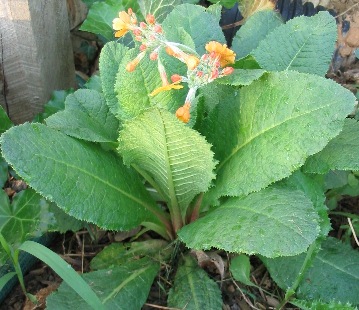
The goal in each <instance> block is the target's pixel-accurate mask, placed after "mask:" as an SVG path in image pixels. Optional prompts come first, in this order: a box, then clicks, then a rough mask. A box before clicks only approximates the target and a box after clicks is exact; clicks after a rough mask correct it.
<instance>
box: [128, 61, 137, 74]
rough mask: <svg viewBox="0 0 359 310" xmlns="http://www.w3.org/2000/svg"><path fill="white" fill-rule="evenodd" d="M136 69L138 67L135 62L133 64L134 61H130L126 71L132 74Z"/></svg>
mask: <svg viewBox="0 0 359 310" xmlns="http://www.w3.org/2000/svg"><path fill="white" fill-rule="evenodd" d="M136 67H137V64H136V63H135V62H133V61H130V62H129V63H128V64H127V66H126V70H127V71H128V72H132V71H134V70H135V69H136Z"/></svg>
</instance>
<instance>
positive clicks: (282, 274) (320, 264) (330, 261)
mask: <svg viewBox="0 0 359 310" xmlns="http://www.w3.org/2000/svg"><path fill="white" fill-rule="evenodd" d="M304 258H305V254H301V255H297V256H294V257H280V258H275V259H267V258H263V261H264V263H265V265H266V266H267V268H268V270H269V272H270V274H271V277H272V278H273V279H274V281H275V282H276V283H277V284H278V286H279V287H281V288H283V289H286V288H288V287H290V286H291V285H292V283H293V282H294V280H295V279H296V277H297V274H298V271H299V269H300V267H301V265H302V263H303V260H304ZM358 287H359V253H358V251H355V250H353V249H352V248H351V247H350V246H348V245H345V244H343V243H341V242H340V241H338V240H336V239H334V238H328V239H327V240H326V241H325V242H323V243H322V248H321V250H320V251H319V252H318V254H317V256H316V257H315V258H314V261H313V265H312V267H311V268H310V269H309V270H308V271H307V272H306V274H305V276H304V278H303V281H302V283H301V284H300V285H299V287H298V290H297V292H296V296H297V297H298V298H299V299H307V300H318V299H320V300H321V301H323V302H327V303H330V302H332V301H335V302H342V303H347V302H349V303H351V304H353V305H359V294H358Z"/></svg>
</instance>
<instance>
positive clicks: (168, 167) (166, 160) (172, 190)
mask: <svg viewBox="0 0 359 310" xmlns="http://www.w3.org/2000/svg"><path fill="white" fill-rule="evenodd" d="M158 113H159V114H160V117H161V121H162V128H163V135H162V137H163V145H164V147H165V152H164V155H165V156H164V163H165V171H166V175H167V188H168V194H169V198H170V200H171V207H172V208H178V201H177V196H176V190H175V185H174V181H173V175H172V169H171V168H172V165H171V162H170V154H169V152H170V150H169V149H168V138H169V137H168V130H167V126H166V124H165V122H164V118H163V116H162V113H161V111H160V110H158Z"/></svg>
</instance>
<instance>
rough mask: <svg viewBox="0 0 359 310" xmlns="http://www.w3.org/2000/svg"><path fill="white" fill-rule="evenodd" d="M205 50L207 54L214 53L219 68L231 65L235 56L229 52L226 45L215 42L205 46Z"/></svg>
mask: <svg viewBox="0 0 359 310" xmlns="http://www.w3.org/2000/svg"><path fill="white" fill-rule="evenodd" d="M206 50H207V51H208V52H209V53H214V54H215V56H216V57H218V60H219V63H220V65H221V67H224V66H226V65H228V64H233V63H234V59H235V57H236V54H235V53H234V52H233V51H232V50H230V49H229V48H228V47H227V45H226V44H223V45H222V44H221V43H218V42H216V41H211V42H209V43H207V44H206Z"/></svg>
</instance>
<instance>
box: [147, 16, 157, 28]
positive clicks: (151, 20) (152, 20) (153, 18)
mask: <svg viewBox="0 0 359 310" xmlns="http://www.w3.org/2000/svg"><path fill="white" fill-rule="evenodd" d="M146 21H147V23H149V24H152V25H153V24H154V23H155V22H156V19H155V17H154V16H153V15H152V14H147V16H146Z"/></svg>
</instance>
